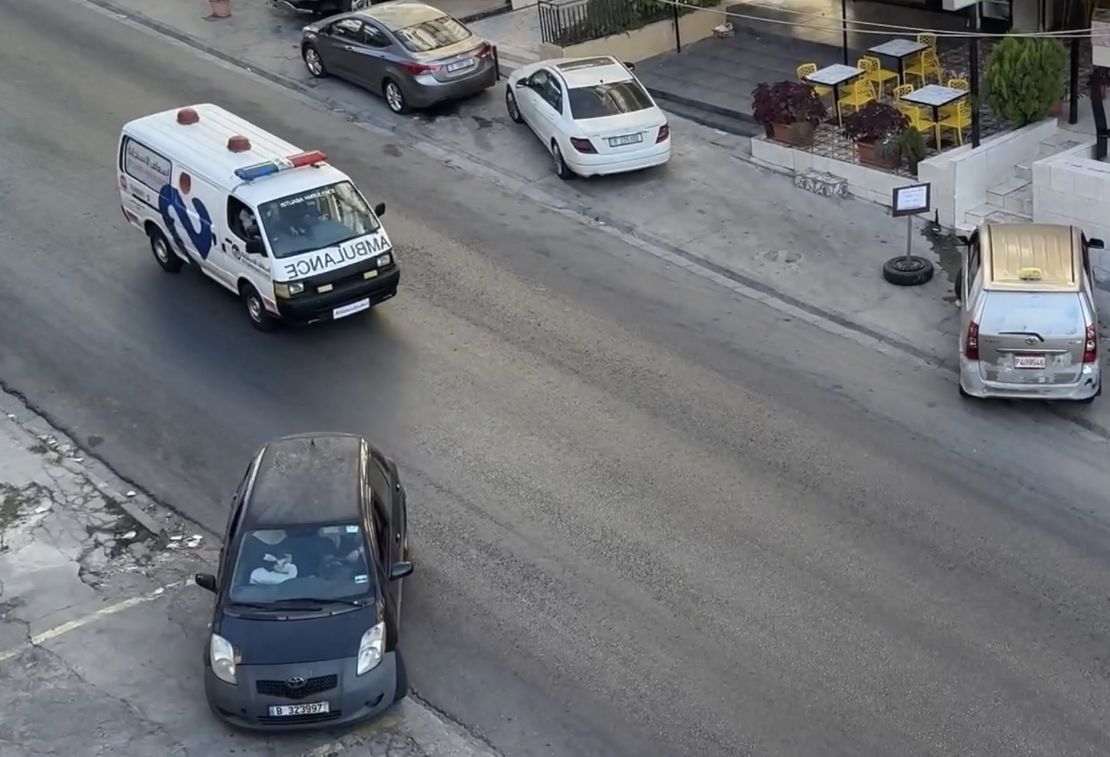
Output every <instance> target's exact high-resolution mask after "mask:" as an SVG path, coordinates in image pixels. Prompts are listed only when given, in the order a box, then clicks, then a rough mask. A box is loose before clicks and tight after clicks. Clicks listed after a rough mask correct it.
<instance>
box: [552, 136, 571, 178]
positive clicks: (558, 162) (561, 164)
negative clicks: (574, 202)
mask: <svg viewBox="0 0 1110 757" xmlns="http://www.w3.org/2000/svg"><path fill="white" fill-rule="evenodd" d="M551 159H552V161H554V163H555V175H556V176H558V177H559V178H560V179H562V180H563V181H569V180H570V179H573V178H574V171H572V170H570V166H568V165H567V162H566V161H565V160H563V151H562V150H560V149H559V143H558V142H556V141H555V140H554V139H553V140H551Z"/></svg>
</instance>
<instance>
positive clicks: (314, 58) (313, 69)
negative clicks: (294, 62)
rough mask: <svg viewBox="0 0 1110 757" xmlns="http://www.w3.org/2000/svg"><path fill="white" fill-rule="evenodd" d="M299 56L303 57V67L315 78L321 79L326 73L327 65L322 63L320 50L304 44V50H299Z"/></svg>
mask: <svg viewBox="0 0 1110 757" xmlns="http://www.w3.org/2000/svg"><path fill="white" fill-rule="evenodd" d="M301 57H302V58H303V59H304V65H305V68H307V69H308V72H309V73H310V74H312V75H313V76H315V77H316V78H317V79H323V78H324V77H325V76H327V75H328V69H327V66H325V65H324V59H323V58H321V57H320V51H319V50H317V49H316V48H315V47H314V46H312V45H305V47H304V50H303V51H302V52H301Z"/></svg>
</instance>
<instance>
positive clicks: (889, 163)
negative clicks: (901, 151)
mask: <svg viewBox="0 0 1110 757" xmlns="http://www.w3.org/2000/svg"><path fill="white" fill-rule="evenodd" d="M856 155H858V156H859V162H860V163H863V164H864V165H868V166H875V167H876V168H885V169H887V170H891V169H895V168H897V167H898V164H899V163H901V162H902V161H901V156H899V155H897V154H895V155H884V154H883V153H882V152H880V151H879V146H878V145H877V144H875V143H874V142H856Z"/></svg>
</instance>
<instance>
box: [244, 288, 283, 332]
mask: <svg viewBox="0 0 1110 757" xmlns="http://www.w3.org/2000/svg"><path fill="white" fill-rule="evenodd" d="M239 292H240V294H241V295H242V297H243V306H244V307H246V309H247V317H249V318H250V319H251V325H252V326H254V327H255V328H256V329H258V330H259V331H273V330H274V329H275V328H277V325H278V320H277V318H274V317H273V316H272V315H270V313H269V311H267V310H266V305H265V303H263V302H262V295H260V294H259V293H258V290H257V289H255V288H254V287H252V286H251V285H250V284H247V283H244V284H243V285H242V286H241V287H240V290H239Z"/></svg>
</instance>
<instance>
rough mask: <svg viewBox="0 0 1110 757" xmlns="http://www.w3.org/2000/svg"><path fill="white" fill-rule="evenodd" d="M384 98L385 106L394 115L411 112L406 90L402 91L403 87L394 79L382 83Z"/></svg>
mask: <svg viewBox="0 0 1110 757" xmlns="http://www.w3.org/2000/svg"><path fill="white" fill-rule="evenodd" d="M382 97H384V98H385V105H386V107H387V108H389V109H390V110H391V111H393V112H394V113H397V114H398V115H401V114H404V113H408V112H409V103H408V100H406V99H405V90H403V89H401V85H400V84H398V83H397V82H395V81H393V80H392V79H386V80H385V81H383V82H382Z"/></svg>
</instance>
